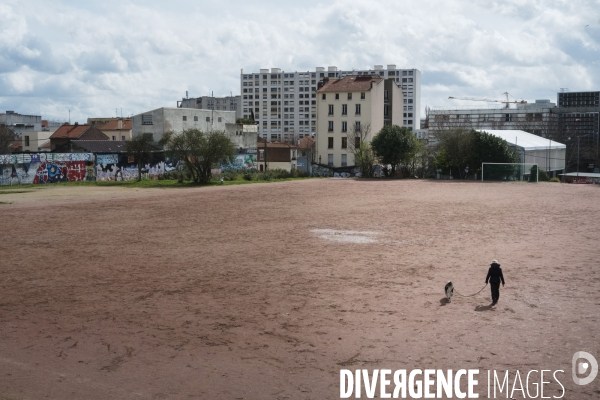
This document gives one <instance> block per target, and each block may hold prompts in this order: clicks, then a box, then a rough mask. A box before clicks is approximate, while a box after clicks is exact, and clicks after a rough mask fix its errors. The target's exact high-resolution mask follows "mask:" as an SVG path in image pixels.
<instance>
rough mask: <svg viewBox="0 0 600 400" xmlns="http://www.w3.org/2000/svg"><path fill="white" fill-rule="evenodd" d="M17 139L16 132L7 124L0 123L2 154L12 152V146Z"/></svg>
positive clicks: (0, 151) (0, 147)
mask: <svg viewBox="0 0 600 400" xmlns="http://www.w3.org/2000/svg"><path fill="white" fill-rule="evenodd" d="M15 140H16V137H15V134H14V133H13V131H11V130H10V129H9V128H7V127H6V126H5V125H0V154H8V153H12V149H11V147H10V145H11V144H13V142H14V141H15Z"/></svg>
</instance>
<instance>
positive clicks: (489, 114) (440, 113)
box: [427, 100, 559, 138]
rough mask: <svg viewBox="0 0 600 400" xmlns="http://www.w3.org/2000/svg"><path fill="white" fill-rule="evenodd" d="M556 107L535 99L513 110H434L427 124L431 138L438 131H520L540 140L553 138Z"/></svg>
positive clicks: (555, 130) (510, 108) (445, 108)
mask: <svg viewBox="0 0 600 400" xmlns="http://www.w3.org/2000/svg"><path fill="white" fill-rule="evenodd" d="M555 108H556V105H555V104H554V103H551V102H550V100H536V101H535V103H529V104H528V103H525V102H522V103H521V102H519V103H517V104H516V105H514V106H513V107H509V108H507V107H506V106H501V105H496V106H491V107H488V108H483V107H477V108H475V107H473V108H469V107H460V106H457V107H436V108H432V109H429V110H428V114H427V125H428V127H429V132H430V133H431V134H433V135H435V133H436V132H438V131H440V130H447V129H455V128H465V129H471V128H473V129H479V130H483V129H491V130H523V131H526V132H529V133H533V134H536V135H539V136H544V137H553V138H554V137H555V136H556V135H557V130H558V129H559V127H558V124H557V122H558V115H557V114H556V113H555Z"/></svg>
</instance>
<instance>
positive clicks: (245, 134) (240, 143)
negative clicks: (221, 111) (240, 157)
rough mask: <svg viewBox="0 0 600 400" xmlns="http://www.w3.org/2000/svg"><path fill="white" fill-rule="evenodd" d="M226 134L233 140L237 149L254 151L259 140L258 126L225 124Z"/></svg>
mask: <svg viewBox="0 0 600 400" xmlns="http://www.w3.org/2000/svg"><path fill="white" fill-rule="evenodd" d="M225 134H227V136H228V137H229V139H231V141H232V142H233V145H234V146H235V148H236V149H254V150H256V143H257V139H258V127H257V126H256V125H242V124H229V123H227V124H225Z"/></svg>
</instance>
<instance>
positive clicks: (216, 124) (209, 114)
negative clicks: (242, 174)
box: [132, 108, 235, 142]
mask: <svg viewBox="0 0 600 400" xmlns="http://www.w3.org/2000/svg"><path fill="white" fill-rule="evenodd" d="M144 115H146V116H148V118H150V116H151V120H152V123H151V124H149V123H143V119H144ZM184 117H185V120H184ZM227 123H229V124H233V123H235V112H234V111H216V110H215V111H212V110H199V109H195V108H158V109H156V110H152V111H148V112H145V113H142V114H138V115H134V116H133V117H132V135H133V137H136V136H138V135H141V134H144V133H151V134H152V136H153V138H154V141H155V142H158V141H159V140H160V139H161V138H162V137H163V135H164V133H165V132H168V131H173V132H176V133H179V132H182V131H183V130H185V129H192V128H195V129H199V130H201V131H204V132H210V131H225V128H226V126H225V124H227Z"/></svg>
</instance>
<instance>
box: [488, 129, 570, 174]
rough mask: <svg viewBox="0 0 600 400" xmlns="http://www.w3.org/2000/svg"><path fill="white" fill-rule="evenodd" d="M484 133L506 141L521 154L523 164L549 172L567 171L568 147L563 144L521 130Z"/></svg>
mask: <svg viewBox="0 0 600 400" xmlns="http://www.w3.org/2000/svg"><path fill="white" fill-rule="evenodd" d="M483 131H484V132H487V133H489V134H490V135H494V136H497V137H499V138H501V139H504V140H506V141H507V142H508V144H509V145H510V146H512V147H513V148H514V149H515V150H516V151H517V154H519V157H520V162H521V163H527V164H537V165H538V166H539V167H540V168H541V169H543V170H546V171H548V172H550V171H561V170H564V169H565V159H566V155H567V146H566V145H564V144H562V143H558V142H555V141H553V140H550V139H547V138H543V137H541V136H537V135H533V134H531V133H528V132H525V131H521V130H488V129H485V130H483Z"/></svg>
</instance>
